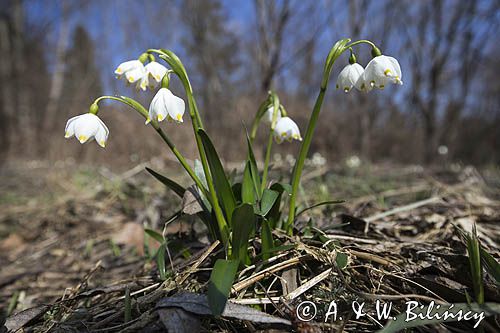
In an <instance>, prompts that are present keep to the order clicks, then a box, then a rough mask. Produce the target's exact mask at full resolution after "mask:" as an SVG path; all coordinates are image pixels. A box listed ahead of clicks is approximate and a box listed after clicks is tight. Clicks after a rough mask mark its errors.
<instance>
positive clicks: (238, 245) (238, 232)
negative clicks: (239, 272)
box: [231, 204, 255, 263]
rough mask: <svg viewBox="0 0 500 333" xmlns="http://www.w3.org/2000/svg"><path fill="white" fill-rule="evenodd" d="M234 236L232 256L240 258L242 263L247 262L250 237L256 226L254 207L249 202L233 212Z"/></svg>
mask: <svg viewBox="0 0 500 333" xmlns="http://www.w3.org/2000/svg"><path fill="white" fill-rule="evenodd" d="M232 226H233V238H232V243H231V244H232V246H233V247H232V249H233V252H232V253H231V256H232V257H231V258H232V259H235V260H239V261H240V262H241V263H246V262H247V257H248V238H249V237H250V233H251V232H252V229H253V228H254V226H255V215H254V213H253V207H252V205H249V204H242V205H241V206H238V207H236V209H235V210H234V213H233V220H232Z"/></svg>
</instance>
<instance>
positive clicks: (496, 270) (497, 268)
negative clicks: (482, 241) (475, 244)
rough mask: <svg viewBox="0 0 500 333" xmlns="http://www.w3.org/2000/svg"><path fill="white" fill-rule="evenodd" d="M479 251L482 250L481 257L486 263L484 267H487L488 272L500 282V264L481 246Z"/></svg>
mask: <svg viewBox="0 0 500 333" xmlns="http://www.w3.org/2000/svg"><path fill="white" fill-rule="evenodd" d="M479 251H480V252H481V259H482V262H483V264H484V268H486V270H487V271H488V273H490V274H491V276H493V278H494V279H495V280H496V282H497V284H500V264H499V263H498V261H496V260H495V258H493V257H492V256H491V254H489V253H488V252H486V250H485V249H483V248H482V247H481V246H480V248H479Z"/></svg>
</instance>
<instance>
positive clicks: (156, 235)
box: [144, 228, 165, 244]
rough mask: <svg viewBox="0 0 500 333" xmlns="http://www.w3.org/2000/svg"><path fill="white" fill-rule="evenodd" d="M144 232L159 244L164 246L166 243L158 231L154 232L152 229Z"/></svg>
mask: <svg viewBox="0 0 500 333" xmlns="http://www.w3.org/2000/svg"><path fill="white" fill-rule="evenodd" d="M144 232H145V233H147V234H148V236H150V237H151V238H154V239H155V240H156V241H158V243H160V244H163V243H165V238H163V236H162V235H161V234H159V233H157V232H156V231H154V230H152V229H147V228H146V229H144Z"/></svg>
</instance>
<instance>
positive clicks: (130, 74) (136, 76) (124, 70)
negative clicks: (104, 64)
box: [115, 60, 146, 83]
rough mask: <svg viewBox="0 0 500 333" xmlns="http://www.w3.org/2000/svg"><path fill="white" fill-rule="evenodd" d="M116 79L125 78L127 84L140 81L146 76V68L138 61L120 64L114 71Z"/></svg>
mask: <svg viewBox="0 0 500 333" xmlns="http://www.w3.org/2000/svg"><path fill="white" fill-rule="evenodd" d="M115 74H116V77H117V78H119V79H121V78H125V79H126V80H127V82H128V83H134V82H137V81H140V80H141V79H142V78H143V77H144V76H145V75H146V68H144V65H143V64H142V62H140V61H139V60H130V61H125V62H123V63H121V64H120V65H119V66H118V67H117V68H116V70H115Z"/></svg>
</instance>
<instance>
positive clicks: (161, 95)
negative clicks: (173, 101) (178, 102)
mask: <svg viewBox="0 0 500 333" xmlns="http://www.w3.org/2000/svg"><path fill="white" fill-rule="evenodd" d="M168 92H169V90H168V89H167V88H161V89H160V90H158V92H157V93H156V95H155V97H153V100H152V101H151V104H150V105H149V120H148V121H146V124H147V123H149V122H150V121H151V120H153V119H154V120H158V121H163V120H164V119H165V118H167V115H168V112H167V104H166V100H167V97H168Z"/></svg>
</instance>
